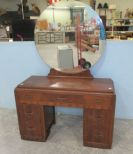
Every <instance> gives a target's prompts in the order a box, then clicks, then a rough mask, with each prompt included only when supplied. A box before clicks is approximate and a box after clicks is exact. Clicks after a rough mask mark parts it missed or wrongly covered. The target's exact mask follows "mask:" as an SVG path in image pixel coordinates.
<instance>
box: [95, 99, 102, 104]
mask: <svg viewBox="0 0 133 154" xmlns="http://www.w3.org/2000/svg"><path fill="white" fill-rule="evenodd" d="M95 102H96V103H103V100H101V99H96V100H95Z"/></svg>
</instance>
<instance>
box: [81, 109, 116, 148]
mask: <svg viewBox="0 0 133 154" xmlns="http://www.w3.org/2000/svg"><path fill="white" fill-rule="evenodd" d="M113 119H114V112H113V111H111V110H104V109H103V110H102V109H100V110H99V109H85V110H84V122H83V123H84V128H83V139H84V145H86V146H92V147H97V148H98V147H99V148H111V145H112V137H113V131H112V129H113Z"/></svg>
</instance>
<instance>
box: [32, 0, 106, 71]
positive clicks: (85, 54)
mask: <svg viewBox="0 0 133 154" xmlns="http://www.w3.org/2000/svg"><path fill="white" fill-rule="evenodd" d="M35 43H36V47H37V50H38V52H39V54H40V56H41V57H42V58H43V60H44V61H45V62H46V63H47V64H49V65H50V66H51V67H52V68H56V69H61V70H62V69H66V68H67V69H69V68H70V69H72V68H75V67H79V66H80V67H82V68H86V69H88V68H90V67H91V66H92V65H94V64H95V63H96V62H97V60H98V59H99V58H100V56H101V54H102V52H103V50H104V46H105V30H104V26H103V23H102V20H101V19H100V17H99V15H98V14H97V13H96V12H95V11H94V10H93V9H92V8H91V7H90V6H88V5H87V4H84V3H82V2H78V1H73V0H71V1H67V0H64V1H60V2H58V3H56V4H54V5H50V6H49V7H47V8H46V9H45V10H44V11H43V12H42V13H41V15H40V17H39V19H38V20H37V22H36V27H35Z"/></svg>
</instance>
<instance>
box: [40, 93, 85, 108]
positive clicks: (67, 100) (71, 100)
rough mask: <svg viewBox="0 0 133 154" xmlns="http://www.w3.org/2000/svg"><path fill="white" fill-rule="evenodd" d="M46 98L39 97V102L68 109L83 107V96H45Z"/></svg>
mask: <svg viewBox="0 0 133 154" xmlns="http://www.w3.org/2000/svg"><path fill="white" fill-rule="evenodd" d="M45 95H46V97H44V94H43V96H41V100H42V101H43V102H45V103H47V102H48V105H54V106H68V107H75V106H77V107H83V104H84V103H83V96H81V95H70V94H69V95H67V94H45Z"/></svg>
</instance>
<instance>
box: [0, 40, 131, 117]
mask: <svg viewBox="0 0 133 154" xmlns="http://www.w3.org/2000/svg"><path fill="white" fill-rule="evenodd" d="M132 50H133V41H113V40H110V41H107V45H106V48H105V52H104V53H103V54H102V57H101V58H100V60H99V61H98V62H97V64H95V65H94V66H93V67H92V68H91V72H92V74H93V75H94V76H95V77H100V78H111V79H112V80H113V81H114V85H115V91H116V117H119V118H129V119H133V71H132V70H133V52H132ZM48 72H49V67H48V66H47V65H46V64H45V63H43V62H42V60H41V58H40V57H39V55H38V53H37V50H36V47H35V44H34V42H13V43H2V42H1V43H0V107H7V108H15V99H14V88H15V87H16V86H17V85H18V84H19V83H21V82H22V81H23V80H25V79H26V78H28V77H29V76H31V75H47V74H48ZM57 111H59V112H63V113H67V114H69V113H70V114H82V110H80V109H70V108H69V109H67V108H57Z"/></svg>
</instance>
